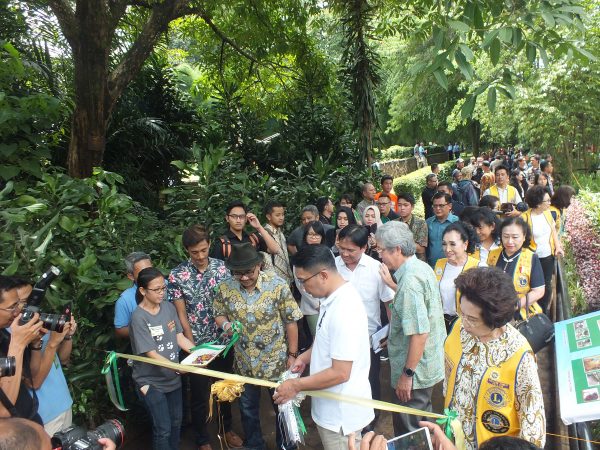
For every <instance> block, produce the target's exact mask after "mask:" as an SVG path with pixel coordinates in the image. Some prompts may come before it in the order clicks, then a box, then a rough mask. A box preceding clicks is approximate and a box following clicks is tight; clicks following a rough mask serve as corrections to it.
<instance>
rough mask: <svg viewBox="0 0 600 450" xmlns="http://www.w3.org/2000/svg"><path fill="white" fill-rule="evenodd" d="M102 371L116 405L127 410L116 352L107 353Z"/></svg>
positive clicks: (122, 409)
mask: <svg viewBox="0 0 600 450" xmlns="http://www.w3.org/2000/svg"><path fill="white" fill-rule="evenodd" d="M111 369H112V373H111ZM101 373H102V375H104V376H105V377H106V384H107V386H108V393H109V396H110V398H111V400H112V402H113V403H114V405H115V406H116V407H117V408H119V409H120V410H121V411H127V408H126V407H125V401H124V400H123V394H122V393H121V384H120V382H119V371H118V369H117V354H116V353H115V352H109V353H108V355H106V359H105V360H104V366H103V367H102V371H101ZM115 390H116V398H115Z"/></svg>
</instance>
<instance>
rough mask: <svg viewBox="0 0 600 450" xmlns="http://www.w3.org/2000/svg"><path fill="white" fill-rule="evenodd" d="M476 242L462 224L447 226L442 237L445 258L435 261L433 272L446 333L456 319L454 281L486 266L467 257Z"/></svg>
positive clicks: (457, 297)
mask: <svg viewBox="0 0 600 450" xmlns="http://www.w3.org/2000/svg"><path fill="white" fill-rule="evenodd" d="M476 240H477V237H476V236H475V231H474V230H473V228H472V227H471V226H469V225H467V224H465V223H462V222H455V223H453V224H450V225H448V228H446V229H445V230H444V234H443V236H442V248H443V249H444V254H445V255H446V257H445V258H440V259H438V260H437V262H436V263H435V269H434V270H433V271H434V273H435V277H436V278H437V281H438V285H439V287H440V295H441V297H442V307H443V309H444V322H445V324H446V332H449V331H450V328H451V327H452V324H453V323H454V321H455V320H456V319H457V318H458V313H457V311H456V309H457V306H458V299H459V296H460V293H459V292H458V291H457V290H456V286H455V285H454V280H456V277H458V276H459V275H460V274H461V273H462V272H464V271H466V270H469V269H472V268H473V267H478V266H485V265H486V263H485V262H483V263H481V262H480V261H479V260H478V259H476V258H474V257H472V256H470V255H469V253H473V250H474V249H475V242H476Z"/></svg>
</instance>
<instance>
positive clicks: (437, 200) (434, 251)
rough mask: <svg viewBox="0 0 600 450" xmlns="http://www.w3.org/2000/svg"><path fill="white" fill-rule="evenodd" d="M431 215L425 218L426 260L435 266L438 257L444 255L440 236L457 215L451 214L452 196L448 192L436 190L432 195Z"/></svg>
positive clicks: (456, 219)
mask: <svg viewBox="0 0 600 450" xmlns="http://www.w3.org/2000/svg"><path fill="white" fill-rule="evenodd" d="M432 202H433V216H432V217H430V218H429V219H427V220H426V221H425V222H427V262H428V263H429V265H430V266H431V267H435V263H436V262H437V260H438V259H440V258H443V257H444V250H443V249H442V236H443V235H444V230H445V229H446V227H447V226H448V225H450V224H451V223H454V222H457V221H458V217H456V216H455V215H454V214H451V213H450V211H452V197H451V196H450V194H446V193H443V192H436V193H435V195H434V196H433V200H432Z"/></svg>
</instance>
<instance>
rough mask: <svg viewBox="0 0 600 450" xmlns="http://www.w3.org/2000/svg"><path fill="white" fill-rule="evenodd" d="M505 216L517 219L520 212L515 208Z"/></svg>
mask: <svg viewBox="0 0 600 450" xmlns="http://www.w3.org/2000/svg"><path fill="white" fill-rule="evenodd" d="M505 215H507V216H508V217H519V216H520V215H521V212H520V211H519V210H518V209H517V208H515V209H513V210H512V211H510V212H507V213H505Z"/></svg>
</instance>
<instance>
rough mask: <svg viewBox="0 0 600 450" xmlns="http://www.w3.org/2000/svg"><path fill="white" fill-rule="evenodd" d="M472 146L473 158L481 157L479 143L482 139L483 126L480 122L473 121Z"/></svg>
mask: <svg viewBox="0 0 600 450" xmlns="http://www.w3.org/2000/svg"><path fill="white" fill-rule="evenodd" d="M469 128H470V129H471V145H472V146H473V156H475V157H477V156H479V141H480V139H481V124H480V123H479V120H472V121H471V126H470V127H469Z"/></svg>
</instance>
